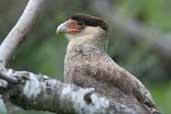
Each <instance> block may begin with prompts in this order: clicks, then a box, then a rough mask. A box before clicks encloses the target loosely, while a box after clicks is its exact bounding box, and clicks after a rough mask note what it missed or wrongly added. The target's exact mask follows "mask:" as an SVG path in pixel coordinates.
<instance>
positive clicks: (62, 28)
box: [56, 19, 81, 35]
mask: <svg viewBox="0 0 171 114" xmlns="http://www.w3.org/2000/svg"><path fill="white" fill-rule="evenodd" d="M80 29H81V27H80V26H79V25H78V23H77V22H76V21H73V20H71V19H69V20H67V21H66V22H64V23H62V24H60V25H59V26H58V27H57V29H56V33H57V35H58V34H59V33H60V32H64V33H69V34H75V33H78V32H80Z"/></svg>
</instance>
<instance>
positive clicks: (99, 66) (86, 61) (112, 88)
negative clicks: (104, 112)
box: [57, 14, 159, 114]
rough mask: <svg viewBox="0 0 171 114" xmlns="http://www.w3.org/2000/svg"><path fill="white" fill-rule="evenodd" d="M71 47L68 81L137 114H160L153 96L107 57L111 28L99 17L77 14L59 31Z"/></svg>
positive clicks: (133, 77) (67, 73)
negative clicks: (93, 90) (89, 89)
mask: <svg viewBox="0 0 171 114" xmlns="http://www.w3.org/2000/svg"><path fill="white" fill-rule="evenodd" d="M58 32H64V33H65V35H66V38H67V39H68V41H69V43H68V46H67V52H66V56H65V65H64V81H65V82H66V83H73V84H75V85H78V86H80V87H83V88H89V87H90V88H94V89H95V91H96V92H97V93H99V94H101V95H104V96H106V97H110V98H113V100H114V101H117V102H119V103H122V104H124V105H126V106H128V107H129V108H132V109H133V110H135V112H137V114H159V112H158V111H157V109H156V106H155V103H154V101H153V99H152V97H151V94H150V92H149V91H148V90H147V89H146V88H145V86H144V85H143V84H142V83H141V82H140V81H139V80H138V79H137V78H136V77H135V76H134V75H132V74H131V73H129V72H128V71H126V70H125V69H123V68H122V67H120V66H119V65H118V64H116V63H115V62H114V61H113V60H112V59H111V57H110V56H109V55H108V54H107V52H106V48H107V45H108V40H109V38H108V37H107V34H108V26H107V24H106V23H105V22H104V21H103V20H102V19H101V18H98V17H95V16H90V15H86V14H76V15H73V16H72V17H71V18H69V19H68V20H67V21H65V22H64V23H62V24H60V25H59V26H58V27H57V33H58Z"/></svg>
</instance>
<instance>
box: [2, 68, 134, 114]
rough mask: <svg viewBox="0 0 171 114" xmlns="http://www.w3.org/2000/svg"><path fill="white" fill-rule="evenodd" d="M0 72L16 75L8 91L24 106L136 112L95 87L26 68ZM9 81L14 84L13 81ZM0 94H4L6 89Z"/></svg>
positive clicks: (81, 113) (80, 112) (76, 112)
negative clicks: (24, 69)
mask: <svg viewBox="0 0 171 114" xmlns="http://www.w3.org/2000/svg"><path fill="white" fill-rule="evenodd" d="M1 66H2V65H1ZM0 72H3V73H1V74H3V77H8V78H6V79H9V78H11V80H13V79H14V78H15V81H16V84H15V86H13V88H12V89H11V88H10V92H8V93H9V96H10V100H11V101H12V102H13V103H15V104H17V105H19V106H21V107H23V108H24V109H35V110H41V111H50V112H57V113H60V114H66V113H72V114H137V113H136V112H134V111H133V110H132V109H130V108H128V107H127V106H126V105H123V104H120V103H118V102H117V101H115V102H113V101H112V103H111V99H110V98H105V97H104V96H100V95H98V94H97V93H95V92H94V89H93V88H87V89H83V88H80V87H78V86H75V85H71V84H65V83H62V82H60V81H57V80H54V79H50V78H48V76H46V75H41V74H34V73H31V72H27V71H14V70H12V69H3V70H1V71H0ZM1 77H2V75H0V78H1ZM3 79H5V78H3ZM6 81H8V84H11V81H9V80H6ZM0 88H1V87H0ZM8 89H9V88H6V91H7V90H8ZM0 90H1V89H0ZM0 93H1V94H4V91H0Z"/></svg>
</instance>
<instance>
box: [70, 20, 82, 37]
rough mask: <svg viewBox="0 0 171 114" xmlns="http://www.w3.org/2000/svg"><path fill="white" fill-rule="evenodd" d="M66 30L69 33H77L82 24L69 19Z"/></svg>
mask: <svg viewBox="0 0 171 114" xmlns="http://www.w3.org/2000/svg"><path fill="white" fill-rule="evenodd" d="M67 27H68V30H67V33H69V34H76V33H79V32H80V31H81V29H82V26H81V25H79V24H78V22H77V21H71V22H70V23H68V24H67Z"/></svg>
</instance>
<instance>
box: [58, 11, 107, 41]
mask: <svg viewBox="0 0 171 114" xmlns="http://www.w3.org/2000/svg"><path fill="white" fill-rule="evenodd" d="M56 32H57V33H59V32H63V33H65V34H66V37H67V38H68V39H69V40H72V39H77V38H78V37H79V38H80V37H81V38H85V37H84V36H89V35H94V36H96V35H106V34H107V24H106V23H105V22H104V21H103V20H102V19H100V18H99V17H95V16H90V15H87V14H76V15H73V16H71V17H70V18H69V19H68V20H67V21H65V22H64V23H62V24H60V25H59V26H58V27H57V30H56Z"/></svg>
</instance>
